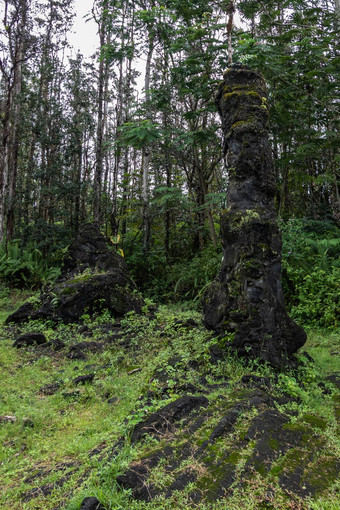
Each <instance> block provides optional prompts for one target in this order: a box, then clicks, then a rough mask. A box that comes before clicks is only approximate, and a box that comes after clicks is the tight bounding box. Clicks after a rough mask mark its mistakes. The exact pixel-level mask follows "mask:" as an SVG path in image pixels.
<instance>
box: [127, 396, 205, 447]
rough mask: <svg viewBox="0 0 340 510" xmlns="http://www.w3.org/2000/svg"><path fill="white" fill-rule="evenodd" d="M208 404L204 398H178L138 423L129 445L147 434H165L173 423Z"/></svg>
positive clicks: (156, 435)
mask: <svg viewBox="0 0 340 510" xmlns="http://www.w3.org/2000/svg"><path fill="white" fill-rule="evenodd" d="M208 404H209V400H208V399H207V398H206V397H194V396H192V395H184V396H183V397H180V398H179V399H177V400H175V402H171V403H170V404H168V405H166V406H165V407H163V408H162V409H160V410H159V411H157V412H155V413H152V414H151V415H150V416H149V417H148V418H147V419H146V420H144V421H142V422H140V423H138V424H137V425H136V427H135V429H134V431H133V433H132V435H131V443H135V442H136V441H139V440H140V439H141V438H142V437H143V436H145V435H147V434H152V435H153V436H154V437H159V436H160V435H162V434H165V433H166V432H167V431H168V430H170V429H171V427H172V425H173V424H174V423H175V422H177V421H179V420H181V419H182V418H184V417H186V416H188V415H189V414H190V413H191V412H192V411H193V410H194V409H199V408H201V407H206V406H207V405H208Z"/></svg>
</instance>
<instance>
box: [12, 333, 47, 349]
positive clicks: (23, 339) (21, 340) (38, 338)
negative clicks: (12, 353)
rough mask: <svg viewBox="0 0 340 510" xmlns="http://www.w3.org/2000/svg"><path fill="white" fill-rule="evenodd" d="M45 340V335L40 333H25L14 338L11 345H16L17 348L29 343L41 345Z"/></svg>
mask: <svg viewBox="0 0 340 510" xmlns="http://www.w3.org/2000/svg"><path fill="white" fill-rule="evenodd" d="M46 342H47V340H46V337H45V335H43V334H42V333H25V334H24V335H20V336H19V337H18V338H17V339H16V340H15V342H14V344H13V347H17V348H18V349H19V348H21V347H26V346H29V345H42V344H45V343H46Z"/></svg>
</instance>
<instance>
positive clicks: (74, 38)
mask: <svg viewBox="0 0 340 510" xmlns="http://www.w3.org/2000/svg"><path fill="white" fill-rule="evenodd" d="M92 5H93V0H74V8H75V12H76V14H77V17H76V18H75V21H74V25H73V30H72V32H71V33H70V37H69V40H70V43H71V44H72V46H73V47H74V50H75V52H76V53H77V52H78V50H79V51H80V53H82V54H83V55H84V56H85V57H89V56H91V55H93V53H94V52H95V51H96V49H97V48H98V46H99V37H98V35H97V25H96V23H95V22H94V21H93V20H90V21H87V22H86V21H85V19H84V16H86V17H88V14H89V13H91V9H92Z"/></svg>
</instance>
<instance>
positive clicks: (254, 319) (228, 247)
mask: <svg viewBox="0 0 340 510" xmlns="http://www.w3.org/2000/svg"><path fill="white" fill-rule="evenodd" d="M216 103H217V106H218V109H219V112H220V114H221V117H222V125H223V133H224V153H225V155H226V158H227V164H228V168H229V187H228V209H227V210H226V211H225V212H224V213H223V215H222V222H221V230H222V244H223V261H222V266H221V269H220V272H219V275H218V277H217V279H216V281H215V282H214V283H213V284H212V285H211V287H210V288H209V289H208V290H207V292H206V294H205V296H204V316H205V324H206V326H207V327H208V328H211V329H213V330H215V331H219V332H223V333H224V332H230V333H234V339H233V342H232V343H233V346H234V347H235V348H236V349H237V351H238V352H239V354H240V355H242V356H251V357H259V358H261V359H262V360H265V361H268V362H269V363H271V364H272V365H274V366H278V367H281V366H283V365H284V364H285V361H286V359H287V358H289V356H290V355H291V354H293V353H295V352H296V351H297V350H298V349H299V348H300V347H301V346H302V345H303V344H304V343H305V340H306V335H305V332H304V331H303V329H302V328H301V327H299V326H298V325H297V324H295V323H294V322H293V320H292V319H290V317H289V316H288V315H287V312H286V308H285V304H284V298H283V292H282V287H281V235H280V230H279V227H278V224H277V221H276V214H275V209H274V194H275V175H274V168H273V162H272V156H271V148H270V144H269V139H268V106H267V91H266V85H265V82H264V80H263V78H262V76H261V75H260V74H258V73H256V72H254V71H252V70H250V69H248V68H247V67H243V66H242V67H240V66H235V67H231V68H230V69H229V70H228V71H226V73H225V75H224V81H223V82H222V83H221V85H220V88H219V92H218V95H217V98H216Z"/></svg>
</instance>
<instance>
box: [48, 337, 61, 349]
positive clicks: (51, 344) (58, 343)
mask: <svg viewBox="0 0 340 510" xmlns="http://www.w3.org/2000/svg"><path fill="white" fill-rule="evenodd" d="M46 347H49V348H51V349H52V350H53V351H61V350H62V349H64V347H65V343H64V342H63V341H62V340H60V338H53V340H51V341H50V342H47V344H46Z"/></svg>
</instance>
